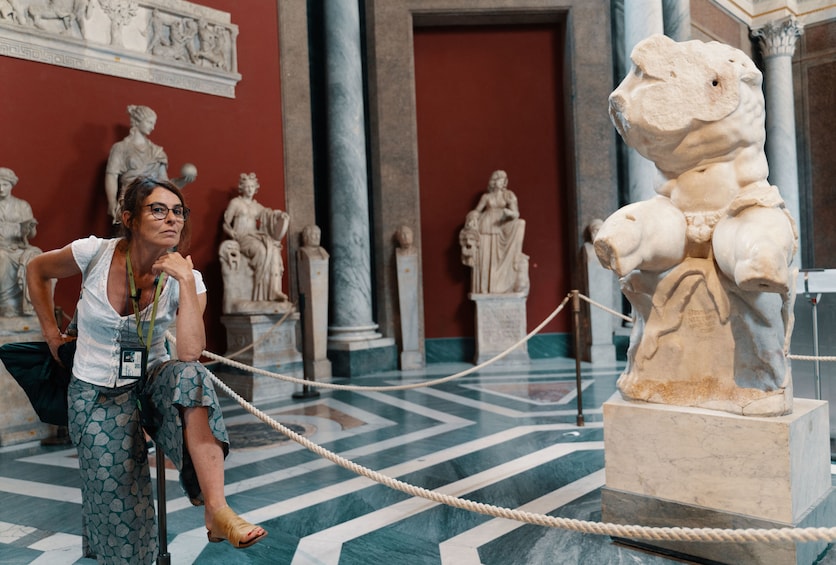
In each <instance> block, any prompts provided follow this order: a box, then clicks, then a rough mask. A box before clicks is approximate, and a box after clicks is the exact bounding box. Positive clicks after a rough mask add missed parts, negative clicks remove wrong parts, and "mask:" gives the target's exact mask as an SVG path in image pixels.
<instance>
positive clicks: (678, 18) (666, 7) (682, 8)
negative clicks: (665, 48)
mask: <svg viewBox="0 0 836 565" xmlns="http://www.w3.org/2000/svg"><path fill="white" fill-rule="evenodd" d="M662 15H663V20H664V22H665V23H664V26H665V35H667V36H668V37H670V38H671V39H673V40H674V41H688V40H689V39H691V2H690V0H662Z"/></svg>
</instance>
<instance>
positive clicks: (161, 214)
mask: <svg viewBox="0 0 836 565" xmlns="http://www.w3.org/2000/svg"><path fill="white" fill-rule="evenodd" d="M145 206H146V207H147V208H150V209H151V215H152V216H154V218H156V219H157V220H165V219H166V218H167V217H168V213H169V212H173V213H174V219H176V220H180V221H182V222H185V221H186V220H187V219H189V212H191V210H189V209H188V208H186V207H185V206H182V205H180V204H177V205H176V206H174V207H173V208H169V207H168V206H166V205H165V204H163V203H162V202H152V203H151V204H146V205H145Z"/></svg>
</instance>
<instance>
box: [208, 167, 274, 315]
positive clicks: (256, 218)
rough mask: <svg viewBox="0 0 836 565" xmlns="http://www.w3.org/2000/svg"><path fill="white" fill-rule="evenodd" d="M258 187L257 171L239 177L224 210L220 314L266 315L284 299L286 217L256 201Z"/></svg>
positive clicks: (220, 251)
mask: <svg viewBox="0 0 836 565" xmlns="http://www.w3.org/2000/svg"><path fill="white" fill-rule="evenodd" d="M258 189H259V184H258V178H257V177H256V175H255V173H250V174H246V173H241V177H240V180H239V182H238V192H239V195H238V196H236V197H235V198H233V199H232V200H230V202H229V205H228V206H227V208H226V211H225V212H224V223H223V229H224V232H225V233H226V234H227V235H228V236H229V237H230V239H229V240H227V241H224V242H223V243H222V244H221V247H220V250H219V256H220V259H221V271H222V276H223V282H224V301H223V312H224V314H232V313H243V312H247V313H258V312H259V311H270V310H272V309H273V308H272V307H271V305H270V304H267V303H275V302H285V301H287V295H285V294H284V293H283V292H282V275H283V274H284V263H283V262H282V244H281V240H282V238H283V237H284V236H285V234H286V233H287V228H288V226H289V225H290V216H289V215H288V214H287V212H283V211H281V210H272V209H270V208H267V207H265V206H262V205H261V204H259V203H258V202H257V201H256V200H255V194H256V192H258Z"/></svg>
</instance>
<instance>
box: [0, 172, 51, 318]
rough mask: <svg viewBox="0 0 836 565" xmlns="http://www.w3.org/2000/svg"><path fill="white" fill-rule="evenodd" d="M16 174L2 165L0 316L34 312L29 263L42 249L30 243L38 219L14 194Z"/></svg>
mask: <svg viewBox="0 0 836 565" xmlns="http://www.w3.org/2000/svg"><path fill="white" fill-rule="evenodd" d="M17 181H18V178H17V175H16V174H15V173H14V171H12V170H11V169H8V168H6V167H0V316H2V317H4V318H10V317H15V316H30V315H32V313H33V310H32V304H31V303H30V302H29V297H28V292H27V289H26V266H27V265H28V264H29V261H30V260H31V259H32V258H33V257H35V256H36V255H40V254H41V250H40V249H39V248H37V247H34V246H33V245H30V244H29V240H30V239H31V238H33V237H35V234H36V233H37V232H36V228H35V227H36V226H37V225H38V222H37V221H36V220H35V218H34V216H32V208H31V207H30V206H29V204H28V203H27V202H26V201H24V200H21V199H20V198H15V197H14V196H12V188H13V187H14V186H15V185H16V184H17Z"/></svg>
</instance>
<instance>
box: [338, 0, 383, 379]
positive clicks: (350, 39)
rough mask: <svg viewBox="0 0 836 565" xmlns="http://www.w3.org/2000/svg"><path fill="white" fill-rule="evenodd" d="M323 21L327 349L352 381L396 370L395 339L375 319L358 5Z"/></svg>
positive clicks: (351, 1)
mask: <svg viewBox="0 0 836 565" xmlns="http://www.w3.org/2000/svg"><path fill="white" fill-rule="evenodd" d="M323 16H324V27H325V58H326V68H325V82H326V89H327V90H326V99H327V107H328V108H327V112H328V115H327V124H328V125H327V132H328V161H329V167H330V175H329V179H328V190H329V196H330V202H331V204H330V211H329V214H330V217H329V220H330V227H331V261H330V262H331V265H330V266H331V285H330V288H331V308H330V313H331V325H330V326H329V338H328V350H329V352H331V351H333V354H329V358H330V359H331V360H332V369H333V371H334V374H335V375H338V376H351V375H352V374H363V373H368V372H372V371H375V370H385V369H394V368H396V366H397V352H396V350H395V346H394V339H392V338H383V337H382V336H381V334H380V333H379V332H378V331H377V329H378V326H377V324H376V323H375V321H374V320H373V319H372V283H371V281H372V277H371V249H370V247H371V244H370V230H369V191H368V176H367V169H366V136H365V111H364V106H363V75H362V64H361V63H362V53H361V49H360V6H359V2H358V0H326V1H325V3H324V5H323ZM389 349H391V352H389V351H386V350H389Z"/></svg>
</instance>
